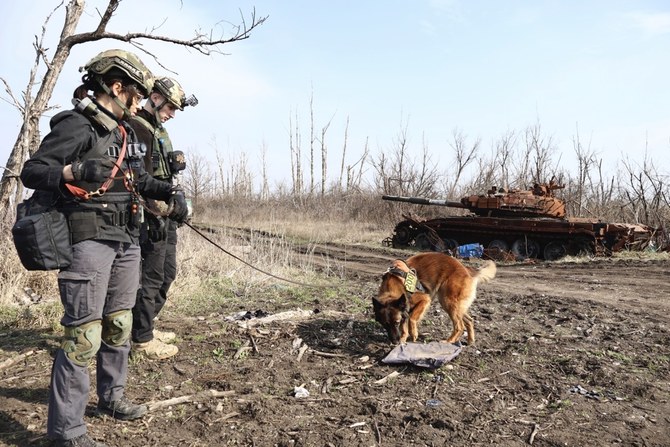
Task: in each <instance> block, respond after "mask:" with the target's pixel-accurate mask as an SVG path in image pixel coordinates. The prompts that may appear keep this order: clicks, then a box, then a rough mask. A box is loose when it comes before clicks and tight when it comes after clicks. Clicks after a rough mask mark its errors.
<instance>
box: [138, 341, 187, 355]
mask: <svg viewBox="0 0 670 447" xmlns="http://www.w3.org/2000/svg"><path fill="white" fill-rule="evenodd" d="M177 352H179V348H177V347H176V346H175V345H168V344H166V343H163V342H162V341H160V340H157V339H155V338H154V339H153V340H149V341H148V342H146V343H133V355H137V354H141V355H143V356H145V357H146V358H148V359H149V360H164V359H169V358H170V357H173V356H175V355H177Z"/></svg>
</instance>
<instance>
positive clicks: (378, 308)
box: [372, 297, 384, 312]
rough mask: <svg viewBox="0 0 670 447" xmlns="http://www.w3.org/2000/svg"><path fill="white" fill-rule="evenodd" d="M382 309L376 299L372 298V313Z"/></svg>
mask: <svg viewBox="0 0 670 447" xmlns="http://www.w3.org/2000/svg"><path fill="white" fill-rule="evenodd" d="M382 307H384V306H383V305H382V303H380V302H379V300H378V299H377V298H374V297H373V298H372V308H373V309H374V311H375V312H377V311H378V310H380V309H381V308H382Z"/></svg>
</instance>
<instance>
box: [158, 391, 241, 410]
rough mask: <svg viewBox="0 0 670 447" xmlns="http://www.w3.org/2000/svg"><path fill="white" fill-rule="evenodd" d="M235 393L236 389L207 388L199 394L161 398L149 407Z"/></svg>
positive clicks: (161, 406)
mask: <svg viewBox="0 0 670 447" xmlns="http://www.w3.org/2000/svg"><path fill="white" fill-rule="evenodd" d="M234 394H235V391H232V390H231V391H217V390H206V391H202V392H200V393H197V394H189V395H187V396H180V397H173V398H171V399H166V400H160V401H157V402H149V403H148V404H147V407H149V411H154V410H157V409H159V408H165V407H170V406H172V405H179V404H184V403H188V402H196V401H198V400H201V399H207V398H210V397H228V396H232V395H234Z"/></svg>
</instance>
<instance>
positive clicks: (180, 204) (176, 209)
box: [168, 189, 188, 223]
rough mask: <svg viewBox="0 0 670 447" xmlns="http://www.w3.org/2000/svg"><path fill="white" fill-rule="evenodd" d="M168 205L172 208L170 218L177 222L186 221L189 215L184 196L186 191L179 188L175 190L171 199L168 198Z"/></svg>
mask: <svg viewBox="0 0 670 447" xmlns="http://www.w3.org/2000/svg"><path fill="white" fill-rule="evenodd" d="M168 205H169V206H170V207H171V208H172V212H171V213H170V219H172V220H174V221H175V222H177V223H184V221H185V220H186V218H187V217H188V205H187V204H186V199H185V198H184V191H181V190H177V189H175V190H173V191H172V196H171V197H170V200H168Z"/></svg>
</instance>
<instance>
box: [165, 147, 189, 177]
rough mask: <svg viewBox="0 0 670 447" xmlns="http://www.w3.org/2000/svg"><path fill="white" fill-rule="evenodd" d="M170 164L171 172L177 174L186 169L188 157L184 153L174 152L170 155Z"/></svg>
mask: <svg viewBox="0 0 670 447" xmlns="http://www.w3.org/2000/svg"><path fill="white" fill-rule="evenodd" d="M168 164H169V165H170V171H171V172H172V173H173V174H177V173H179V172H181V171H183V170H184V169H186V156H185V155H184V153H183V152H182V151H172V152H170V153H168Z"/></svg>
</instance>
